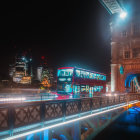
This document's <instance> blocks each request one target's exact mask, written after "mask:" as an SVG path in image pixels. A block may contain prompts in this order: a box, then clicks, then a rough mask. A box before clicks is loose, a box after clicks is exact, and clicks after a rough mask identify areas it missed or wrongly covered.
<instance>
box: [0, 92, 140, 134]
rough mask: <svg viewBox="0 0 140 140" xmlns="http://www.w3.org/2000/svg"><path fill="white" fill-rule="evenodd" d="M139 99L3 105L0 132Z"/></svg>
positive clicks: (100, 99) (117, 98)
mask: <svg viewBox="0 0 140 140" xmlns="http://www.w3.org/2000/svg"><path fill="white" fill-rule="evenodd" d="M139 99H140V95H138V94H133V95H117V96H112V97H106V96H104V97H93V98H82V99H69V100H58V101H56V100H54V101H39V102H28V103H26V102H25V103H24V102H23V103H12V104H3V105H0V132H2V131H6V130H13V129H14V128H19V127H22V126H27V125H31V124H35V123H43V122H46V121H49V120H53V119H58V118H65V117H67V116H70V115H76V114H80V113H82V112H87V111H91V110H95V109H99V108H102V107H107V106H112V105H115V104H120V103H124V102H129V101H133V100H139Z"/></svg>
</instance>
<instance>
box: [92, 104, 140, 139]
mask: <svg viewBox="0 0 140 140" xmlns="http://www.w3.org/2000/svg"><path fill="white" fill-rule="evenodd" d="M106 139H107V140H140V107H136V106H134V107H132V108H129V109H128V110H127V111H125V112H124V113H123V114H121V115H120V117H119V118H118V119H116V120H115V121H114V122H113V123H111V124H110V125H109V126H108V127H106V128H105V129H104V130H103V131H102V132H101V133H100V134H99V135H97V136H96V137H95V138H94V140H106Z"/></svg>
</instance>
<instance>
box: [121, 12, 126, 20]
mask: <svg viewBox="0 0 140 140" xmlns="http://www.w3.org/2000/svg"><path fill="white" fill-rule="evenodd" d="M126 16H127V13H126V12H125V11H122V12H121V13H120V18H122V19H125V18H126Z"/></svg>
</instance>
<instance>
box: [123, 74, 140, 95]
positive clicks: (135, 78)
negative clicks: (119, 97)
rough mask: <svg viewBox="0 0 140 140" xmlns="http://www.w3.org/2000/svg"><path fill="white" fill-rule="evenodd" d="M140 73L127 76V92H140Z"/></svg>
mask: <svg viewBox="0 0 140 140" xmlns="http://www.w3.org/2000/svg"><path fill="white" fill-rule="evenodd" d="M139 79H140V73H128V74H126V76H125V89H126V92H134V93H136V92H139V90H140V84H139Z"/></svg>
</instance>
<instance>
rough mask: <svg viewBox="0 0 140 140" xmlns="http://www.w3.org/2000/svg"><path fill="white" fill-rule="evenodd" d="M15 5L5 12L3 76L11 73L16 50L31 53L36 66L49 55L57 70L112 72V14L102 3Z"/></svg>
mask: <svg viewBox="0 0 140 140" xmlns="http://www.w3.org/2000/svg"><path fill="white" fill-rule="evenodd" d="M5 4H6V3H5ZM9 5H10V4H9ZM11 5H12V6H13V7H12V8H11V7H7V10H6V12H4V11H3V12H2V13H1V18H2V22H1V27H3V28H2V32H1V39H0V46H1V48H2V49H1V54H0V58H1V59H2V60H5V61H1V65H2V66H3V67H2V68H1V70H0V75H4V74H6V71H7V72H8V66H9V64H10V61H11V58H12V57H13V56H14V55H15V50H16V49H21V50H26V51H27V50H30V51H31V52H32V55H33V56H32V57H33V64H34V65H38V64H39V58H40V57H41V56H45V57H46V59H47V63H48V65H49V66H50V67H53V68H54V69H55V70H56V69H57V68H58V67H61V66H77V67H82V68H87V69H90V70H94V71H100V72H104V73H107V74H109V73H110V43H109V42H110V31H109V18H110V15H109V14H108V13H107V11H106V10H105V9H104V8H103V7H102V6H101V5H100V3H99V1H88V2H87V1H83V2H80V3H79V2H72V1H71V2H64V1H62V2H57V1H56V2H49V3H45V1H44V3H41V2H39V3H35V2H34V3H28V4H26V3H21V2H18V3H16V4H15V3H11ZM17 5H19V6H17ZM5 6H6V5H4V7H5ZM4 7H3V9H4ZM36 9H37V10H36ZM9 21H10V22H9ZM99 23H100V24H99ZM101 40H102V41H101ZM5 56H6V58H5Z"/></svg>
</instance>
